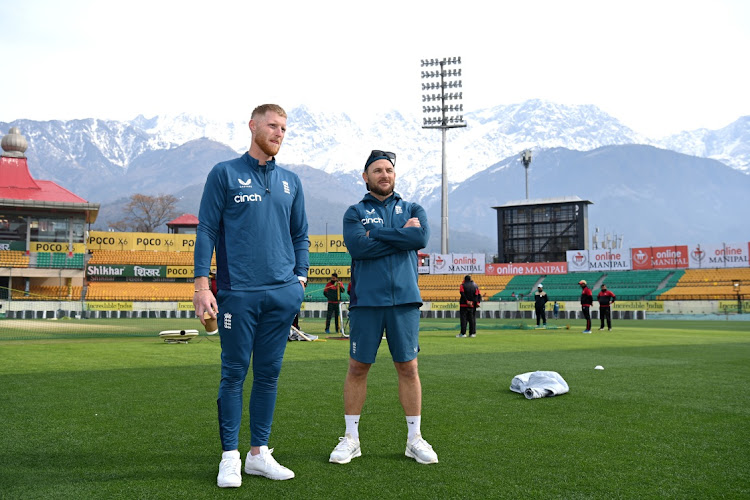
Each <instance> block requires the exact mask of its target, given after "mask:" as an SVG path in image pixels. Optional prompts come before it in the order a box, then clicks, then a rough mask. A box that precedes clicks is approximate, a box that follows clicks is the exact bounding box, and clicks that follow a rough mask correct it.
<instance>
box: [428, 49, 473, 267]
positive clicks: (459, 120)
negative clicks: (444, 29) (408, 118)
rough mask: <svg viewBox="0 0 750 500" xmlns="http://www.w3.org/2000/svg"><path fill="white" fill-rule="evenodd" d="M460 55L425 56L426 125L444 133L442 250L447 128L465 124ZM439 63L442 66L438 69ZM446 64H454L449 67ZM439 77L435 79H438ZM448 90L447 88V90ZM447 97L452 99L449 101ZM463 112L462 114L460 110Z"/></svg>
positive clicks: (444, 241) (444, 217)
mask: <svg viewBox="0 0 750 500" xmlns="http://www.w3.org/2000/svg"><path fill="white" fill-rule="evenodd" d="M460 64H461V58H460V57H447V58H443V59H422V68H431V67H435V70H432V69H427V70H425V69H423V70H422V113H423V114H424V117H423V119H422V128H437V129H440V130H442V133H443V173H442V176H443V177H442V179H443V185H442V191H441V205H440V212H441V213H440V215H441V221H440V230H441V239H440V251H441V252H442V253H448V252H449V250H448V167H447V164H446V162H445V132H446V131H447V130H448V129H449V128H458V127H465V126H466V122H464V115H463V112H464V105H463V104H461V103H460V101H461V100H462V99H463V91H458V89H460V88H461V87H462V85H461V68H459V67H458V66H459V65H460ZM437 66H440V69H439V70H438V68H437ZM446 66H452V68H451V69H446ZM438 78H439V80H433V79H438ZM446 90H447V92H446ZM446 101H451V103H450V104H446ZM457 113H460V114H457Z"/></svg>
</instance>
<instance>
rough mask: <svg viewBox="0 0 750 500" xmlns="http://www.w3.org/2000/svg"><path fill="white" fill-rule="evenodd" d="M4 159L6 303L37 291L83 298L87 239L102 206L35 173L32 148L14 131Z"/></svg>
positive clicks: (1, 286)
mask: <svg viewBox="0 0 750 500" xmlns="http://www.w3.org/2000/svg"><path fill="white" fill-rule="evenodd" d="M2 148H3V153H2V157H0V299H8V298H9V290H11V289H15V290H21V291H23V294H24V296H25V297H30V296H31V294H32V287H33V288H36V289H37V290H44V289H46V290H48V291H51V290H53V289H54V290H55V291H56V292H57V294H58V295H59V294H61V293H64V294H65V295H66V296H67V297H71V298H74V297H75V294H74V291H76V292H77V293H78V295H77V297H78V298H80V290H81V289H82V286H83V280H84V273H83V264H84V255H85V233H86V226H87V224H91V223H93V222H94V221H95V220H96V217H97V215H98V213H99V205H98V204H96V203H89V202H88V201H86V200H84V199H83V198H81V197H79V196H77V195H75V194H73V193H71V192H70V191H68V190H67V189H65V188H63V187H61V186H59V185H57V184H56V183H54V182H52V181H44V180H36V179H34V178H32V176H31V174H30V173H29V167H28V164H27V159H26V155H25V152H26V148H27V142H26V139H25V138H24V136H22V135H21V134H20V131H19V130H18V128H16V127H13V128H11V129H10V131H9V132H8V134H7V135H5V136H4V137H3V139H2Z"/></svg>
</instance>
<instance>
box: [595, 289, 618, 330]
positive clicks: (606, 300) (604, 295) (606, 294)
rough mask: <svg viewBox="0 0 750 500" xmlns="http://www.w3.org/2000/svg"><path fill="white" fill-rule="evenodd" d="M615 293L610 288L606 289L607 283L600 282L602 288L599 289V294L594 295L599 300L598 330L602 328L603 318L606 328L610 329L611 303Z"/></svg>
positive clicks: (613, 300)
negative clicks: (599, 323) (599, 326)
mask: <svg viewBox="0 0 750 500" xmlns="http://www.w3.org/2000/svg"><path fill="white" fill-rule="evenodd" d="M616 298H617V297H615V294H614V293H612V291H611V290H607V285H605V284H604V283H602V289H601V290H600V291H599V295H597V296H596V300H597V301H598V302H599V319H600V320H601V328H599V331H602V330H604V320H605V318H606V320H607V330H608V331H610V332H611V331H612V305H613V304H614V303H615V299H616Z"/></svg>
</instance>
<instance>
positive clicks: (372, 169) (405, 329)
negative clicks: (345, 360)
mask: <svg viewBox="0 0 750 500" xmlns="http://www.w3.org/2000/svg"><path fill="white" fill-rule="evenodd" d="M395 167H396V155H395V154H394V153H391V152H388V151H380V150H373V151H372V152H371V153H370V155H369V156H368V157H367V160H366V161H365V169H364V172H363V174H362V178H363V179H364V181H365V185H366V186H367V189H368V191H369V192H368V193H367V194H365V196H364V198H362V200H361V201H360V202H359V203H357V204H355V205H352V206H350V207H349V208H348V209H347V211H346V213H345V214H344V242H345V243H346V248H347V249H348V251H349V253H350V254H351V256H352V268H351V269H352V293H351V296H350V299H349V327H350V332H349V369H348V370H347V373H346V379H345V381H344V422H345V424H346V430H345V431H344V432H345V433H344V436H343V437H341V438H339V443H338V444H337V445H336V447H335V448H334V449H333V451H332V452H331V455H330V457H329V459H328V460H329V462H332V463H336V464H347V463H349V462H351V461H352V459H354V458H356V457H360V456H362V449H361V447H360V442H359V419H360V415H361V413H362V408H363V407H364V404H365V399H366V396H367V374H368V373H369V371H370V367H371V366H372V364H373V363H374V362H375V358H376V356H377V353H378V348H379V347H380V343H381V342H382V334H383V331H385V332H386V337H387V340H388V349H389V350H390V352H391V358H392V359H393V364H394V366H395V367H396V373H397V375H398V397H399V401H400V402H401V407H402V408H403V409H404V413H405V415H406V429H407V435H406V451H405V452H404V454H405V455H406V456H407V457H409V458H413V459H414V460H416V461H417V462H418V463H420V464H434V463H437V461H438V457H437V454H436V453H435V451H434V450H433V449H432V446H431V445H430V444H429V443H428V442H427V441H426V440H425V439H424V438H423V437H422V431H421V422H422V382H421V381H420V379H419V367H418V364H417V354H418V353H419V318H420V312H419V307H420V306H421V305H422V297H421V295H420V293H419V286H418V280H417V278H418V273H417V252H418V250H420V249H422V248H424V247H425V246H426V245H427V241H428V240H429V237H430V228H429V225H428V220H427V213H426V212H425V210H424V208H422V207H421V206H420V205H418V204H416V203H411V202H408V201H406V200H404V199H403V198H401V195H399V194H398V193H396V192H395V191H394V186H395V182H396V170H395ZM380 417H382V414H381V415H378V418H380Z"/></svg>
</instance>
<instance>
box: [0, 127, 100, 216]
mask: <svg viewBox="0 0 750 500" xmlns="http://www.w3.org/2000/svg"><path fill="white" fill-rule="evenodd" d="M26 147H27V144H26V138H25V137H24V136H22V135H21V134H20V132H19V130H18V128H17V127H12V128H11V129H10V131H9V132H8V135H6V136H5V137H3V139H2V148H3V154H2V156H1V157H0V206H3V207H16V208H25V209H42V210H52V211H75V212H85V213H86V222H89V223H92V222H94V221H96V217H97V216H98V215H99V204H98V203H89V202H87V201H86V200H84V199H83V198H81V197H80V196H78V195H76V194H74V193H71V192H70V191H68V190H67V189H65V188H64V187H62V186H59V185H58V184H56V183H54V182H52V181H42V180H36V179H34V178H33V177H31V173H29V166H28V163H27V161H26V156H25V154H24V153H25V152H26Z"/></svg>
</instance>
